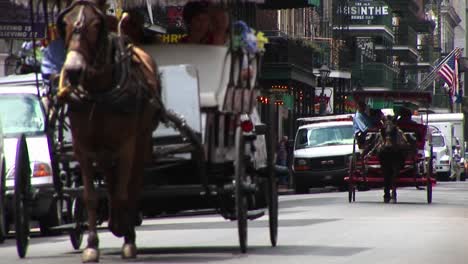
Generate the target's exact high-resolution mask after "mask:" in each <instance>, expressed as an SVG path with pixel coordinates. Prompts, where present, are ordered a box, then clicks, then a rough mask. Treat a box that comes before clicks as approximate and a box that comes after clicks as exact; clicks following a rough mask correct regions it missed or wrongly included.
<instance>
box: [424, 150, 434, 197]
mask: <svg viewBox="0 0 468 264" xmlns="http://www.w3.org/2000/svg"><path fill="white" fill-rule="evenodd" d="M429 152H430V154H429V162H428V164H427V167H428V168H427V170H426V179H427V181H426V189H427V203H428V204H430V203H432V180H431V179H432V175H433V171H434V170H433V166H432V165H433V164H432V162H433V159H432V158H433V152H432V146H431V148H430V151H429Z"/></svg>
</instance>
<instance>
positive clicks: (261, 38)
mask: <svg viewBox="0 0 468 264" xmlns="http://www.w3.org/2000/svg"><path fill="white" fill-rule="evenodd" d="M256 37H257V47H258V51H259V52H261V53H263V52H265V44H267V43H268V42H269V41H268V38H267V37H265V33H263V32H261V31H258V32H257V34H256Z"/></svg>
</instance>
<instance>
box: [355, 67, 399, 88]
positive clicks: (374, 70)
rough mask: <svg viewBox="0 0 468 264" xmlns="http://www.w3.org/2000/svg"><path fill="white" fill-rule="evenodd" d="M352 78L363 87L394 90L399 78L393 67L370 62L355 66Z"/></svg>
mask: <svg viewBox="0 0 468 264" xmlns="http://www.w3.org/2000/svg"><path fill="white" fill-rule="evenodd" d="M352 76H353V79H355V80H360V83H361V85H362V87H381V88H387V89H393V88H394V87H393V83H394V81H395V79H396V77H397V72H396V71H395V69H393V68H392V67H390V66H388V65H386V64H384V63H378V62H370V63H369V62H368V63H364V64H354V65H353V67H352Z"/></svg>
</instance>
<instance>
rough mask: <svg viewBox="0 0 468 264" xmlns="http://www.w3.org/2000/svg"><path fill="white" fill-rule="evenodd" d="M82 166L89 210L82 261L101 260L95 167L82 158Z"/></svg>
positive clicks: (84, 194) (85, 196)
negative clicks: (97, 225)
mask: <svg viewBox="0 0 468 264" xmlns="http://www.w3.org/2000/svg"><path fill="white" fill-rule="evenodd" d="M80 167H81V173H82V179H83V185H84V192H83V199H84V202H85V204H86V209H87V212H88V245H87V246H86V248H85V249H84V250H83V254H82V261H83V263H87V262H99V237H98V234H97V228H96V222H97V221H96V220H97V218H96V211H97V207H98V195H97V192H96V189H95V187H94V183H93V176H94V175H93V169H92V164H91V161H90V160H87V159H82V160H80Z"/></svg>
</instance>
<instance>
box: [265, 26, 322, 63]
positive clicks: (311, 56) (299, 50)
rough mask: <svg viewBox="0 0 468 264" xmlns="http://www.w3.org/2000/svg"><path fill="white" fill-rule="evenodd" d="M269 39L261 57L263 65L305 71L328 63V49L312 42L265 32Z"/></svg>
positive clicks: (319, 43)
mask: <svg viewBox="0 0 468 264" xmlns="http://www.w3.org/2000/svg"><path fill="white" fill-rule="evenodd" d="M264 33H265V35H266V36H267V37H268V39H269V43H268V44H266V46H265V47H266V52H265V55H264V57H263V62H264V63H265V64H293V65H295V66H298V67H300V68H303V69H306V70H310V71H311V70H312V68H314V67H316V66H317V65H321V64H320V63H323V62H324V60H323V59H322V58H326V61H329V57H330V48H329V47H328V48H327V46H326V45H325V44H323V42H318V41H314V40H309V39H305V38H291V37H289V36H288V35H287V34H285V33H283V32H281V31H265V32H264Z"/></svg>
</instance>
